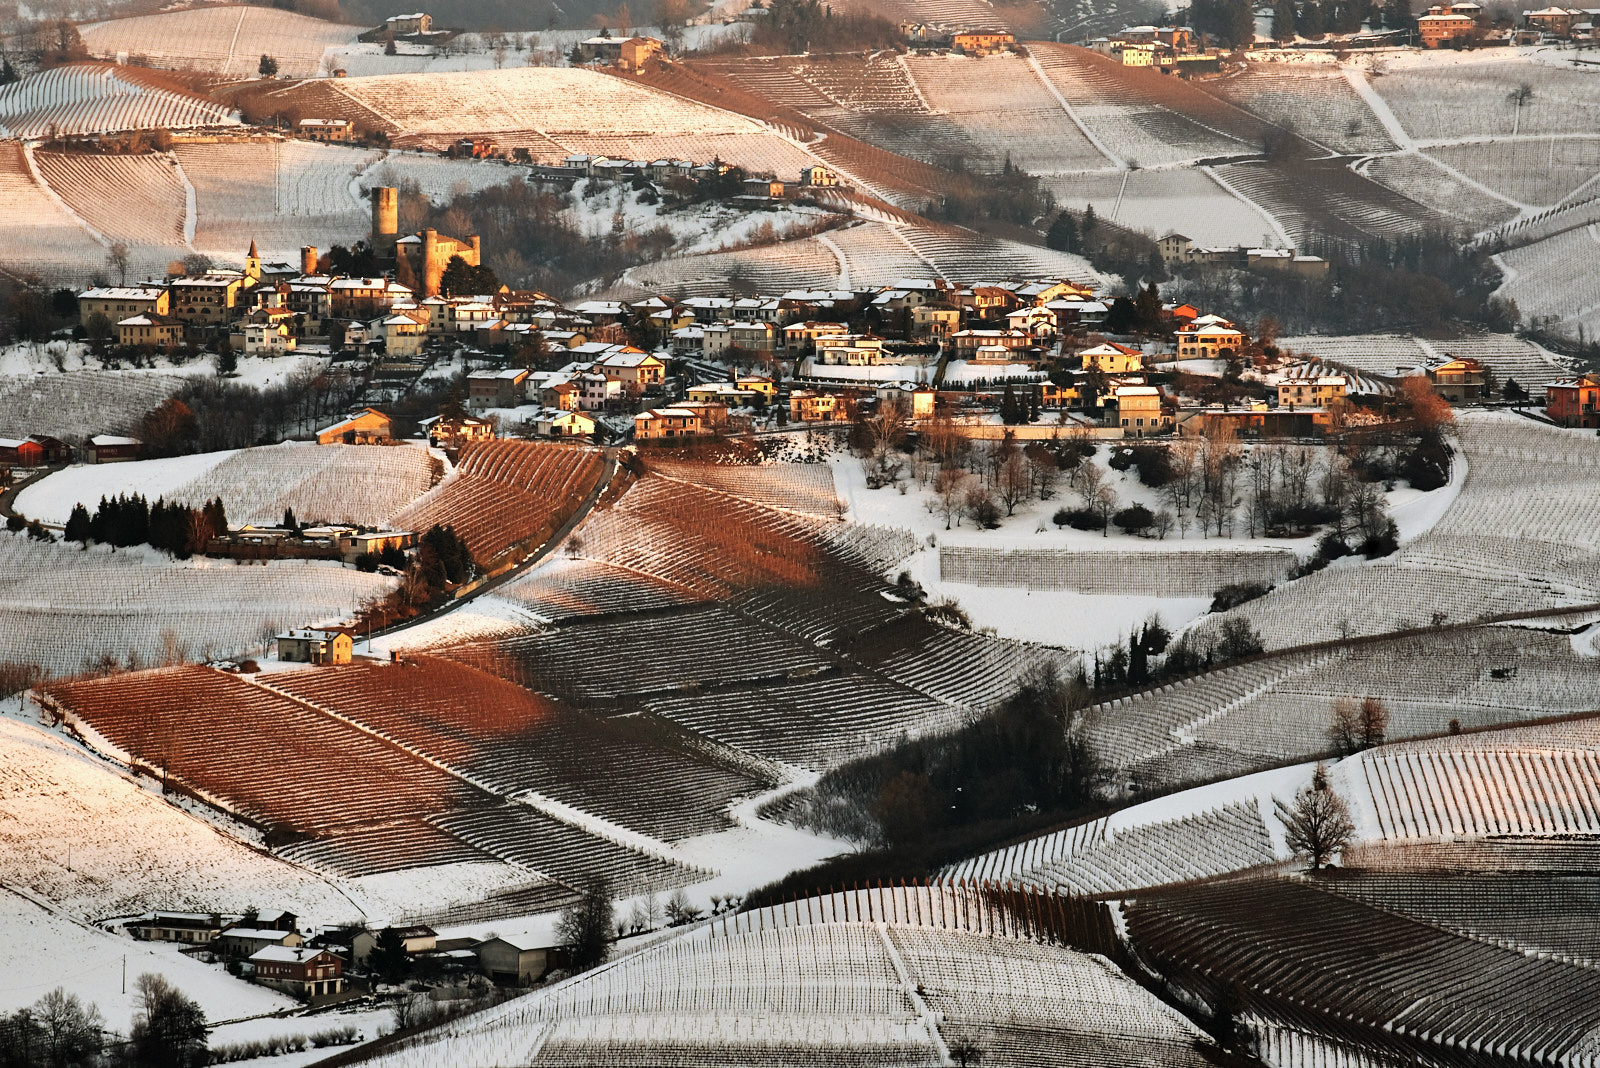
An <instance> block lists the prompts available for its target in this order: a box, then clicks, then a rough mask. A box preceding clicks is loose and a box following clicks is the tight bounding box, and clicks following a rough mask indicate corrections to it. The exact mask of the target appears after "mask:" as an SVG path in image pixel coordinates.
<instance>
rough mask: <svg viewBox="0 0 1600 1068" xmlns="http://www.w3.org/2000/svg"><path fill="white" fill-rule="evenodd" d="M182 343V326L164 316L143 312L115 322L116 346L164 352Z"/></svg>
mask: <svg viewBox="0 0 1600 1068" xmlns="http://www.w3.org/2000/svg"><path fill="white" fill-rule="evenodd" d="M182 342H183V324H182V323H180V322H178V321H177V320H175V319H171V318H168V317H167V316H165V315H157V314H155V313H154V312H144V313H141V314H139V315H130V316H128V317H127V318H126V319H119V320H117V344H119V345H123V346H126V347H137V348H142V349H155V350H157V351H159V352H165V351H166V350H168V349H170V348H172V347H173V346H175V345H178V344H181V343H182Z"/></svg>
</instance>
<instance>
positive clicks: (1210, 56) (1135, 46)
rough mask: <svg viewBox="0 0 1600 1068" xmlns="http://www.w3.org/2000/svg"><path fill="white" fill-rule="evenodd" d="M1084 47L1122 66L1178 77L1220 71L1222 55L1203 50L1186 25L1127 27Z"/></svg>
mask: <svg viewBox="0 0 1600 1068" xmlns="http://www.w3.org/2000/svg"><path fill="white" fill-rule="evenodd" d="M1087 47H1088V48H1089V49H1090V50H1091V51H1094V52H1098V53H1100V54H1101V55H1102V56H1108V57H1110V58H1111V59H1114V60H1116V61H1117V62H1118V63H1120V64H1122V65H1123V66H1124V67H1153V68H1155V69H1158V70H1162V71H1166V72H1167V73H1171V74H1177V75H1179V76H1180V77H1188V76H1190V75H1192V74H1216V73H1218V72H1219V71H1221V69H1222V53H1221V52H1220V51H1218V50H1217V49H1214V48H1206V47H1204V46H1203V45H1202V44H1201V43H1200V38H1199V36H1198V35H1197V34H1196V33H1195V32H1194V30H1192V29H1190V28H1189V27H1187V26H1127V27H1124V28H1123V29H1122V30H1120V31H1118V32H1117V33H1116V34H1115V35H1113V36H1109V37H1096V38H1094V39H1093V40H1092V41H1090V42H1088V46H1087Z"/></svg>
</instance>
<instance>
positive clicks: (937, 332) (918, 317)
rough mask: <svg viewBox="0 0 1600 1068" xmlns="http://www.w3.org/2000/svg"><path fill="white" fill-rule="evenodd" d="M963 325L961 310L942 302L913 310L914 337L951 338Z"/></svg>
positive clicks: (912, 334) (912, 333) (912, 327)
mask: <svg viewBox="0 0 1600 1068" xmlns="http://www.w3.org/2000/svg"><path fill="white" fill-rule="evenodd" d="M960 324H961V309H960V308H957V307H956V306H955V305H953V304H945V303H943V302H942V301H940V302H934V303H928V304H919V305H917V306H916V307H915V308H912V309H911V336H912V337H949V336H950V335H951V334H953V333H955V332H956V327H958V326H959V325H960Z"/></svg>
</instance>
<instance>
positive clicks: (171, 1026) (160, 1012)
mask: <svg viewBox="0 0 1600 1068" xmlns="http://www.w3.org/2000/svg"><path fill="white" fill-rule="evenodd" d="M134 991H135V993H136V994H137V995H138V1008H137V1010H136V1012H135V1014H134V1019H133V1031H132V1033H131V1034H130V1035H129V1039H128V1050H129V1053H130V1055H131V1056H130V1058H129V1059H130V1061H131V1063H132V1064H133V1065H135V1066H136V1068H200V1066H201V1065H203V1064H205V1063H207V1061H208V1060H209V1059H210V1058H209V1055H208V1053H207V1051H206V1014H205V1013H204V1012H203V1011H201V1009H200V1006H199V1005H197V1004H195V1003H194V1002H193V1001H192V1000H190V999H189V998H188V997H187V996H185V995H184V993H183V991H181V990H178V989H177V988H176V987H174V986H172V985H171V984H169V983H168V982H167V981H166V979H165V978H163V977H162V976H159V975H154V974H151V973H149V972H146V973H145V974H144V975H141V976H139V978H138V979H136V980H135V981H134Z"/></svg>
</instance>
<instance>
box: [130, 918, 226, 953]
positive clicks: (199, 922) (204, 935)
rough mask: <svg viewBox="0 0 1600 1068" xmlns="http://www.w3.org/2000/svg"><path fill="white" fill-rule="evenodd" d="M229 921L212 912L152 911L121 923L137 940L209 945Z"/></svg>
mask: <svg viewBox="0 0 1600 1068" xmlns="http://www.w3.org/2000/svg"><path fill="white" fill-rule="evenodd" d="M228 923H229V921H228V920H227V919H225V918H224V917H222V916H220V915H218V914H217V913H215V912H213V913H211V914H209V915H207V914H206V913H201V912H153V913H151V914H150V915H148V916H140V917H139V918H138V919H134V920H129V921H127V922H126V923H124V924H123V925H122V926H123V927H125V928H127V931H128V933H129V934H130V935H132V936H133V937H134V938H136V939H138V940H139V941H141V942H183V943H186V944H189V945H200V946H203V945H209V944H210V943H211V941H212V940H213V939H215V938H216V937H217V935H219V934H221V933H222V929H223V928H224V927H226V926H228Z"/></svg>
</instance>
